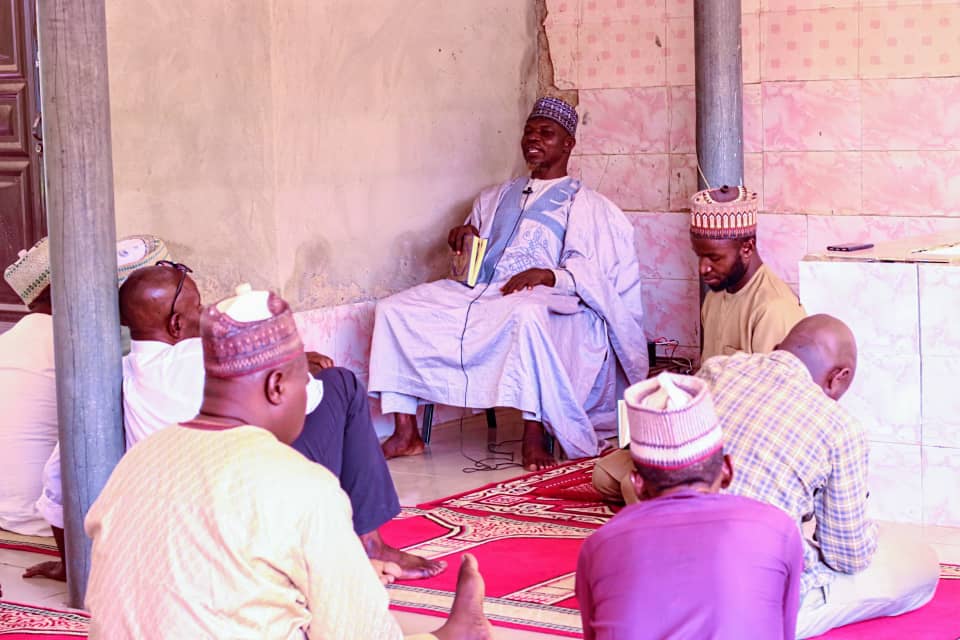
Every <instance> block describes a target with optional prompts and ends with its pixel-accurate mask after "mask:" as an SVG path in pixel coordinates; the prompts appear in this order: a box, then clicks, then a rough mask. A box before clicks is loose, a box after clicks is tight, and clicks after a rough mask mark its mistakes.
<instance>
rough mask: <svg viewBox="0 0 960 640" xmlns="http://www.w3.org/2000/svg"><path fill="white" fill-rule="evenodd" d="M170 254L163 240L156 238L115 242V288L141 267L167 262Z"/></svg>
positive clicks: (147, 237)
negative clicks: (162, 261)
mask: <svg viewBox="0 0 960 640" xmlns="http://www.w3.org/2000/svg"><path fill="white" fill-rule="evenodd" d="M169 259H170V252H169V251H167V245H166V244H164V242H163V240H161V239H160V238H158V237H156V236H147V235H139V236H127V237H126V238H120V239H119V240H117V286H120V285H122V284H123V283H124V282H126V280H127V278H128V277H130V274H131V273H133V272H134V271H136V270H137V269H140V268H142V267H152V266H153V265H155V264H157V263H158V262H159V261H161V260H169Z"/></svg>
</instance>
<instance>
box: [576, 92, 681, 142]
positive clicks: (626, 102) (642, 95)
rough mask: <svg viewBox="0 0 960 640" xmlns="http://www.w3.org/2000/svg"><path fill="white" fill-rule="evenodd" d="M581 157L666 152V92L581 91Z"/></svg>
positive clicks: (667, 125) (667, 117)
mask: <svg viewBox="0 0 960 640" xmlns="http://www.w3.org/2000/svg"><path fill="white" fill-rule="evenodd" d="M578 110H579V112H580V121H581V124H580V127H579V129H578V134H579V143H578V146H579V148H580V153H583V154H592V153H605V154H613V153H648V152H661V153H665V152H666V151H667V145H668V139H669V115H670V114H669V111H668V110H667V88H666V87H654V88H646V89H599V90H581V91H580V106H579V108H578Z"/></svg>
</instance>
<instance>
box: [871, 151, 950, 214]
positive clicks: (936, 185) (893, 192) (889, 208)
mask: <svg viewBox="0 0 960 640" xmlns="http://www.w3.org/2000/svg"><path fill="white" fill-rule="evenodd" d="M863 212H864V213H868V214H870V213H873V214H882V215H917V216H944V215H946V216H960V151H864V152H863Z"/></svg>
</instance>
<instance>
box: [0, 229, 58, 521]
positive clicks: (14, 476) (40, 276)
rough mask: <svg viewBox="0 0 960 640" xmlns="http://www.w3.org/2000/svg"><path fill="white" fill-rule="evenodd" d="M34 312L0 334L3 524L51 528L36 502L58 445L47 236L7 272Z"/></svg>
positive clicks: (0, 505) (0, 494) (0, 511)
mask: <svg viewBox="0 0 960 640" xmlns="http://www.w3.org/2000/svg"><path fill="white" fill-rule="evenodd" d="M4 279H5V280H6V281H7V284H9V285H10V287H11V288H12V289H13V290H14V291H16V293H17V295H18V296H20V299H21V300H23V304H24V305H26V306H27V308H28V309H29V310H30V313H28V314H27V315H25V316H23V318H21V319H20V321H19V322H17V324H15V325H14V326H13V327H12V328H11V329H9V330H8V331H6V332H5V333H3V334H2V335H0V387H2V388H3V415H2V416H0V469H2V472H0V475H2V481H0V528H2V529H6V530H8V531H13V532H14V533H20V534H24V535H33V536H36V535H45V534H47V533H48V532H49V529H48V528H47V523H46V522H45V521H44V519H43V515H42V514H41V513H40V512H39V511H37V508H36V506H35V503H36V501H37V496H38V495H40V488H41V478H42V475H43V467H44V463H45V462H46V460H47V458H48V457H49V456H50V453H51V451H53V447H54V445H56V444H57V381H56V373H55V370H54V363H53V315H52V314H53V306H52V304H51V302H50V250H49V247H48V245H47V239H46V238H43V239H42V240H40V242H38V243H37V244H36V245H34V246H33V248H31V249H30V251H21V252H20V258H19V259H18V260H17V261H16V262H15V263H14V264H12V265H10V266H9V267H7V269H6V270H5V271H4Z"/></svg>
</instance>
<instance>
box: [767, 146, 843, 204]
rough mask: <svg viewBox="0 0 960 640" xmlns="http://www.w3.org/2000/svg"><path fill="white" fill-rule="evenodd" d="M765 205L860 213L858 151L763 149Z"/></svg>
mask: <svg viewBox="0 0 960 640" xmlns="http://www.w3.org/2000/svg"><path fill="white" fill-rule="evenodd" d="M763 195H764V201H763V204H764V207H765V208H766V209H767V210H768V211H785V212H788V213H796V212H802V213H830V214H856V213H860V195H861V194H860V153H858V152H835V151H827V152H811V151H806V152H768V153H764V167H763Z"/></svg>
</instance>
